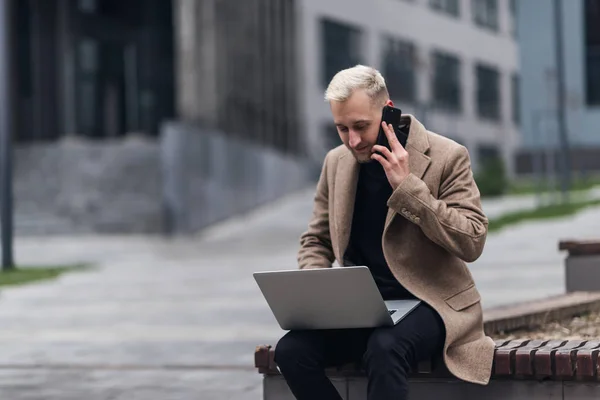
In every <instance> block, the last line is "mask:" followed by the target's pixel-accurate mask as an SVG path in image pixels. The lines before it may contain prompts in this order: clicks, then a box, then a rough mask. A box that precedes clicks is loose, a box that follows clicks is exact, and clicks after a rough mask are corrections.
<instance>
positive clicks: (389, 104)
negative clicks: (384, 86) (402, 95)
mask: <svg viewBox="0 0 600 400" xmlns="http://www.w3.org/2000/svg"><path fill="white" fill-rule="evenodd" d="M385 105H386V106H390V107H394V102H393V101H392V100H390V99H388V101H386V102H385Z"/></svg>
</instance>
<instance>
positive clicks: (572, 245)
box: [558, 240, 600, 256]
mask: <svg viewBox="0 0 600 400" xmlns="http://www.w3.org/2000/svg"><path fill="white" fill-rule="evenodd" d="M558 249H559V250H561V251H567V252H568V253H569V255H572V256H581V255H600V240H562V241H560V242H559V244H558Z"/></svg>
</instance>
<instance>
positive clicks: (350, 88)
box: [275, 65, 494, 400]
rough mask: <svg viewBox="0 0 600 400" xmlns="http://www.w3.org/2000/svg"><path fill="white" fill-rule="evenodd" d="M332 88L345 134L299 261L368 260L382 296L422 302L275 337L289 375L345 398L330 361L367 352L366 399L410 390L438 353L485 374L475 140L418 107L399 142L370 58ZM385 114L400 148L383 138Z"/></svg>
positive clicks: (325, 395) (295, 388) (298, 384)
mask: <svg viewBox="0 0 600 400" xmlns="http://www.w3.org/2000/svg"><path fill="white" fill-rule="evenodd" d="M325 98H326V100H328V101H329V104H330V108H331V113H332V116H333V120H334V122H335V125H336V126H337V130H338V133H339V136H340V139H341V140H342V142H343V145H341V146H339V147H337V148H335V149H333V150H331V151H330V152H329V153H328V154H327V156H326V157H325V161H324V164H323V168H322V172H321V176H320V179H319V182H318V184H317V190H316V195H315V203H314V210H313V215H312V219H311V220H310V223H309V225H308V230H307V231H306V232H305V233H303V235H302V236H301V240H300V244H301V245H300V250H299V253H298V263H299V267H300V268H301V269H309V268H329V267H331V266H332V264H333V262H334V261H335V260H337V261H338V263H339V264H340V265H341V266H347V265H366V266H368V267H369V269H370V270H371V272H372V274H373V277H374V279H375V281H376V283H377V285H378V287H379V290H380V291H381V293H382V296H383V297H384V299H386V300H387V299H404V298H414V297H416V298H418V299H421V300H422V303H421V305H420V306H419V307H417V308H416V309H415V310H414V311H413V312H411V313H410V314H409V315H408V316H407V317H406V318H405V319H403V320H402V321H401V322H400V323H398V324H397V325H396V326H394V327H392V328H377V329H342V330H312V331H291V332H288V333H287V334H286V335H285V336H284V337H283V338H282V339H281V340H280V341H279V343H278V344H277V346H276V348H275V361H276V363H277V364H278V366H279V368H280V370H281V373H282V375H283V376H284V378H285V379H286V381H287V383H288V386H289V387H290V389H291V391H292V393H293V394H294V395H295V397H296V398H297V399H300V400H302V399H306V400H316V399H340V396H339V394H338V392H337V391H336V389H335V388H334V386H333V385H332V384H331V382H330V381H329V380H328V379H327V377H326V375H325V372H324V368H326V367H329V366H336V365H340V364H343V363H347V362H363V365H364V367H365V370H366V373H367V377H368V387H367V392H368V399H369V400H384V399H398V400H399V399H406V398H407V396H408V382H407V377H408V375H409V373H410V371H411V370H412V368H414V367H415V366H416V365H417V363H418V362H419V361H421V360H426V359H431V358H432V357H436V358H440V359H442V360H443V361H444V363H445V364H446V366H447V368H448V370H449V371H450V372H451V373H452V374H454V375H455V376H456V377H457V378H459V379H462V380H464V381H467V382H472V383H476V384H482V385H485V384H487V383H488V382H489V377H490V373H491V365H492V359H493V352H494V343H493V341H492V339H491V338H489V337H486V336H485V334H484V332H483V322H482V310H481V303H480V296H479V292H478V291H477V289H476V287H475V284H474V281H473V278H472V276H471V274H470V272H469V270H468V269H467V267H466V264H465V262H472V261H474V260H476V259H477V258H478V257H479V256H480V255H481V253H482V251H483V247H484V244H485V239H486V236H487V225H488V220H487V218H486V217H485V215H484V214H483V211H482V209H481V201H480V195H479V190H478V188H477V186H476V184H475V182H474V180H473V174H472V171H471V167H470V159H469V154H468V152H467V150H466V148H465V147H463V146H461V145H459V144H457V143H456V142H453V141H452V140H450V139H447V138H444V137H442V136H440V135H437V134H435V133H432V132H429V131H427V130H426V129H425V127H423V125H422V124H421V123H420V122H419V121H417V120H416V119H415V118H414V117H413V116H411V115H404V116H403V117H402V120H403V123H404V125H406V131H407V132H408V141H407V142H406V148H404V147H402V145H401V144H400V142H399V141H398V139H397V138H396V136H395V134H394V133H393V130H392V128H391V127H390V126H386V125H385V123H381V113H382V108H383V107H384V106H385V105H386V104H387V105H393V103H392V101H390V96H389V94H388V91H387V88H386V86H385V81H384V78H383V77H382V76H381V74H380V73H379V72H378V71H377V70H375V69H373V68H370V67H366V66H361V65H358V66H356V67H353V68H349V69H346V70H343V71H340V72H339V73H338V74H336V76H335V77H334V78H333V79H332V80H331V82H330V84H329V87H328V88H327V91H326V93H325ZM380 126H381V127H382V128H384V129H385V132H386V135H387V137H388V140H389V142H390V147H391V151H388V150H387V149H386V148H385V147H382V146H378V145H376V141H377V136H378V132H379V127H380ZM376 152H380V153H381V155H380V154H377V153H376ZM332 290H335V288H332ZM357 296H360V293H357Z"/></svg>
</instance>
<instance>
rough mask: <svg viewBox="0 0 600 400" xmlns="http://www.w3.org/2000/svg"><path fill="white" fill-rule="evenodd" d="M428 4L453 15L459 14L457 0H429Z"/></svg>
mask: <svg viewBox="0 0 600 400" xmlns="http://www.w3.org/2000/svg"><path fill="white" fill-rule="evenodd" d="M429 6H430V7H431V8H432V9H434V10H438V11H441V12H444V13H446V14H449V15H452V16H454V17H458V16H459V15H460V8H459V5H458V0H429Z"/></svg>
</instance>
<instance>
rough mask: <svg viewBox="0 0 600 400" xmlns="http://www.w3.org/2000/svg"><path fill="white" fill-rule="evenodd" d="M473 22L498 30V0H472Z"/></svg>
mask: <svg viewBox="0 0 600 400" xmlns="http://www.w3.org/2000/svg"><path fill="white" fill-rule="evenodd" d="M471 4H472V6H473V20H474V21H475V24H477V25H478V26H481V27H483V28H488V29H491V30H494V31H497V30H498V0H472V3H471Z"/></svg>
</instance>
